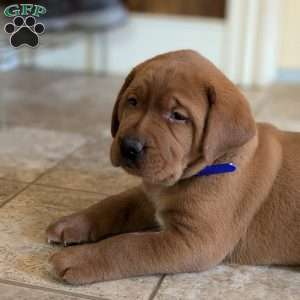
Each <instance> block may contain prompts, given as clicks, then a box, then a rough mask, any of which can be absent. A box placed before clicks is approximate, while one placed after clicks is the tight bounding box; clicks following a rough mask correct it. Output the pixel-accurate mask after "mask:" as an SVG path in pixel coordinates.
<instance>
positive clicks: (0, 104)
mask: <svg viewBox="0 0 300 300" xmlns="http://www.w3.org/2000/svg"><path fill="white" fill-rule="evenodd" d="M11 73H13V74H11V75H10V77H12V78H13V79H14V80H15V84H8V85H7V86H6V85H5V83H6V81H4V83H1V74H0V89H1V101H0V111H1V114H0V121H2V124H4V125H5V124H16V125H19V126H26V127H34V128H43V129H51V130H56V131H57V130H59V131H64V132H71V133H84V134H86V135H92V136H95V135H96V136H97V135H98V134H100V131H101V129H102V127H103V125H104V126H105V127H106V128H107V129H108V128H109V127H110V117H111V112H112V108H113V104H114V102H115V98H116V95H117V93H118V90H119V88H120V86H121V83H122V81H123V78H118V77H113V78H111V77H100V76H83V75H75V74H69V75H68V74H65V75H64V76H62V75H61V73H57V76H58V78H57V80H55V74H56V72H41V71H31V73H30V72H27V73H26V76H28V79H26V78H23V75H24V74H23V72H20V73H19V71H14V72H11ZM13 75H14V76H13ZM48 77H49V80H48V81H47V78H48ZM21 78H22V79H23V80H25V82H27V85H26V84H24V83H23V84H21V86H20V87H19V86H18V83H19V81H20V80H21ZM36 82H40V85H38V84H36ZM24 86H25V87H26V86H28V88H27V89H26V88H25V87H24ZM0 124H1V123H0ZM4 125H3V126H4Z"/></svg>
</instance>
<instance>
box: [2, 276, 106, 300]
mask: <svg viewBox="0 0 300 300" xmlns="http://www.w3.org/2000/svg"><path fill="white" fill-rule="evenodd" d="M0 283H2V284H7V285H11V286H18V287H22V288H28V289H32V290H38V291H44V292H52V293H55V294H60V295H65V296H70V297H76V298H83V299H89V300H108V299H107V298H103V297H96V296H90V295H85V294H81V293H74V292H69V291H64V290H59V289H54V288H49V287H44V286H39V285H32V284H27V283H23V282H19V281H15V280H8V279H0Z"/></svg>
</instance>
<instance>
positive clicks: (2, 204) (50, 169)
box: [0, 143, 85, 208]
mask: <svg viewBox="0 0 300 300" xmlns="http://www.w3.org/2000/svg"><path fill="white" fill-rule="evenodd" d="M83 145H85V143H83V144H82V145H80V146H78V147H76V148H75V149H74V150H73V151H72V152H70V153H69V154H67V155H66V156H65V157H64V158H62V159H61V160H59V161H58V162H57V163H56V164H54V165H53V166H52V167H50V168H48V169H47V170H45V171H44V172H42V173H41V174H40V175H38V176H37V177H36V178H35V179H34V180H33V181H31V182H30V183H28V184H27V185H26V186H25V187H24V188H23V189H21V190H20V191H18V192H17V193H16V194H14V195H12V196H11V197H8V199H6V200H5V201H4V202H2V203H1V205H0V208H2V207H3V206H5V205H6V204H7V203H9V202H10V201H11V200H13V199H14V198H15V197H17V196H18V195H19V194H21V193H22V192H23V191H25V190H27V189H28V188H29V187H31V186H32V185H34V184H35V183H36V182H37V181H38V180H40V178H41V177H42V176H44V175H45V174H47V173H48V172H51V171H52V170H53V169H55V168H56V167H57V166H59V165H60V164H61V163H63V162H64V161H65V160H66V159H68V158H69V157H70V156H71V155H73V153H74V152H75V151H77V150H78V149H80V148H81V147H82V146H83Z"/></svg>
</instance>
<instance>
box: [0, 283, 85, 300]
mask: <svg viewBox="0 0 300 300" xmlns="http://www.w3.org/2000/svg"><path fill="white" fill-rule="evenodd" d="M0 295H1V296H0V299H1V300H79V299H83V298H78V297H75V296H74V297H73V296H70V295H65V294H59V293H55V292H52V291H45V290H39V289H35V288H34V289H33V288H30V286H28V287H26V286H15V285H12V284H6V283H1V282H0Z"/></svg>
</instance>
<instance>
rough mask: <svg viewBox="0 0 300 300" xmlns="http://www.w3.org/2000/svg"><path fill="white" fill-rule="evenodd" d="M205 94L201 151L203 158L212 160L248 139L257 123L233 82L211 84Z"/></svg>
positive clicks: (254, 131) (253, 132)
mask: <svg viewBox="0 0 300 300" xmlns="http://www.w3.org/2000/svg"><path fill="white" fill-rule="evenodd" d="M206 95H207V99H208V102H209V110H208V116H207V121H206V128H205V133H204V142H203V155H204V158H205V160H206V161H209V162H213V161H214V160H216V159H217V158H218V157H220V156H222V155H223V154H225V153H226V152H227V151H228V150H231V149H233V148H237V147H240V146H242V145H244V144H245V143H246V142H247V141H249V140H250V139H251V138H252V137H253V136H254V135H255V134H256V125H255V121H254V119H253V117H252V114H251V110H250V107H249V105H248V103H247V101H246V99H245V98H244V96H243V95H242V94H241V93H240V91H239V90H238V89H237V88H236V87H235V86H234V85H229V86H228V85H226V84H224V85H223V86H222V87H219V88H216V87H214V86H213V85H210V86H209V87H207V89H206Z"/></svg>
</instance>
